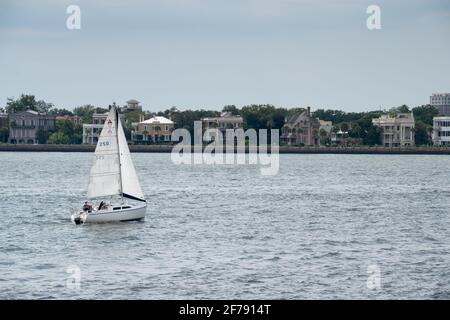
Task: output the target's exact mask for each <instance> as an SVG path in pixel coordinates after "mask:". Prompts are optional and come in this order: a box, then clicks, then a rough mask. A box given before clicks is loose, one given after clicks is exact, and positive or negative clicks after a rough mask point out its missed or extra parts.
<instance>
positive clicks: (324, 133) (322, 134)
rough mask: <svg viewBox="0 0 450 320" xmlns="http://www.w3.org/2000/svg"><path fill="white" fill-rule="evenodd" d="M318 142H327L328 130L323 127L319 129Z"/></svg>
mask: <svg viewBox="0 0 450 320" xmlns="http://www.w3.org/2000/svg"><path fill="white" fill-rule="evenodd" d="M319 136H320V143H321V144H327V143H328V132H327V130H325V129H323V128H322V129H320V131H319Z"/></svg>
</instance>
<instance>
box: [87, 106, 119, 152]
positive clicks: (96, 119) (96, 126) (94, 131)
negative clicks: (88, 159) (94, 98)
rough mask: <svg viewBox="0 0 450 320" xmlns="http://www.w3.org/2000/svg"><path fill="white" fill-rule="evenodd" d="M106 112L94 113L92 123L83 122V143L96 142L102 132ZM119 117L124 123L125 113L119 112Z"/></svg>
mask: <svg viewBox="0 0 450 320" xmlns="http://www.w3.org/2000/svg"><path fill="white" fill-rule="evenodd" d="M107 117H108V112H106V113H94V115H93V116H92V124H83V143H84V144H96V143H97V141H98V137H99V136H100V132H102V129H103V125H104V124H105V121H106V118H107ZM119 118H120V120H121V121H122V125H123V124H124V119H125V115H124V114H122V113H119Z"/></svg>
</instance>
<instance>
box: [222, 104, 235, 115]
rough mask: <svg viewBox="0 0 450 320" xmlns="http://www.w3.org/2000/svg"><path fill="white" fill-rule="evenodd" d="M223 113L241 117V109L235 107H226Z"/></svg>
mask: <svg viewBox="0 0 450 320" xmlns="http://www.w3.org/2000/svg"><path fill="white" fill-rule="evenodd" d="M222 112H229V113H231V114H232V115H234V116H236V115H239V109H238V108H237V107H236V106H235V105H227V106H224V107H223V109H222Z"/></svg>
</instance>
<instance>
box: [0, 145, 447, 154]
mask: <svg viewBox="0 0 450 320" xmlns="http://www.w3.org/2000/svg"><path fill="white" fill-rule="evenodd" d="M95 147H96V146H95V145H87V144H69V145H61V144H37V145H31V144H0V152H2V151H14V152H94V150H95ZM129 148H130V152H136V153H170V152H171V151H172V148H173V145H129ZM269 151H270V147H269ZM246 152H248V147H247V148H246ZM279 153H280V154H419V155H420V154H425V155H426V154H446V155H450V147H395V148H388V147H364V146H362V147H296V146H280V147H279Z"/></svg>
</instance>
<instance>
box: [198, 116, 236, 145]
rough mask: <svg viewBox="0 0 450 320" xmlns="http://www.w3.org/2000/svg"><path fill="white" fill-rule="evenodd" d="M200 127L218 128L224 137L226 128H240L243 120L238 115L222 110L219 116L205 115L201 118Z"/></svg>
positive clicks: (204, 128)
mask: <svg viewBox="0 0 450 320" xmlns="http://www.w3.org/2000/svg"><path fill="white" fill-rule="evenodd" d="M201 121H202V129H203V130H207V129H216V128H217V129H219V130H220V131H221V132H222V134H223V138H224V139H226V130H227V129H233V130H236V129H242V126H243V123H244V120H243V119H242V117H241V116H239V115H233V114H231V113H230V112H222V113H221V114H220V117H206V118H202V119H201Z"/></svg>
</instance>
